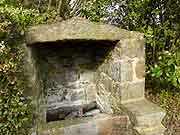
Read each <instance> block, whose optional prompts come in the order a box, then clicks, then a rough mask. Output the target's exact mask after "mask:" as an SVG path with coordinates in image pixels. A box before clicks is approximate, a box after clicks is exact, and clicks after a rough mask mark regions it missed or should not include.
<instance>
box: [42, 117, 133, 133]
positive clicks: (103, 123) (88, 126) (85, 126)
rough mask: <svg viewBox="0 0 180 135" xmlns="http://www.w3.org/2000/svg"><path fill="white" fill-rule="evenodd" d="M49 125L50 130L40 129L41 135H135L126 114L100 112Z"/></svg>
mask: <svg viewBox="0 0 180 135" xmlns="http://www.w3.org/2000/svg"><path fill="white" fill-rule="evenodd" d="M62 123H64V124H62ZM62 125H64V126H62ZM47 127H48V130H47V129H44V130H40V135H133V134H132V133H131V130H132V129H131V128H130V127H131V124H130V121H129V118H128V117H127V116H126V115H119V116H112V115H107V114H99V115H97V116H94V117H89V118H78V119H77V120H76V119H73V120H65V121H63V122H50V123H48V124H47ZM46 133H47V134H46Z"/></svg>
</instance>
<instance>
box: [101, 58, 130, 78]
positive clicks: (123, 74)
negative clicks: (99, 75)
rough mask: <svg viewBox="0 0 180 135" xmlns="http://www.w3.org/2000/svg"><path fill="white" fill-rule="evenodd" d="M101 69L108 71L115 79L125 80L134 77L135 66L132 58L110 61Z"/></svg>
mask: <svg viewBox="0 0 180 135" xmlns="http://www.w3.org/2000/svg"><path fill="white" fill-rule="evenodd" d="M100 71H102V72H104V73H106V74H107V75H108V76H109V77H110V78H111V79H113V80H114V81H119V82H125V81H131V80H132V79H133V66H132V60H131V59H122V60H115V61H113V60H112V61H109V63H108V64H104V65H103V67H102V69H100Z"/></svg>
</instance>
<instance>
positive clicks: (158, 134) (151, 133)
mask: <svg viewBox="0 0 180 135" xmlns="http://www.w3.org/2000/svg"><path fill="white" fill-rule="evenodd" d="M135 129H136V130H137V131H138V133H140V134H141V135H164V131H165V130H166V128H165V127H164V126H162V124H161V125H159V126H156V127H153V128H146V129H142V128H138V127H135Z"/></svg>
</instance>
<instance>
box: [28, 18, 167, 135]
mask: <svg viewBox="0 0 180 135" xmlns="http://www.w3.org/2000/svg"><path fill="white" fill-rule="evenodd" d="M26 37H27V45H28V46H31V49H32V50H31V52H32V56H33V57H34V60H33V61H35V63H36V64H34V69H35V70H34V71H35V74H34V78H35V79H34V80H33V82H34V83H33V84H35V87H34V93H35V94H34V96H35V99H36V102H37V110H38V112H36V113H38V115H36V116H37V121H36V123H35V125H37V126H36V127H37V130H36V131H37V132H38V134H40V135H56V134H57V135H61V134H62V135H76V134H77V135H81V134H87V135H109V134H112V135H120V134H122V135H125V134H128V135H135V134H136V133H137V132H138V133H141V134H149V133H150V134H151V133H152V134H159V133H163V131H164V127H163V126H162V124H161V120H162V118H163V117H164V115H165V112H164V111H163V110H162V109H161V108H159V107H158V106H156V105H154V104H152V103H150V102H149V101H147V100H146V99H145V97H144V85H145V77H144V72H145V56H144V55H145V48H144V38H143V34H141V33H138V32H130V31H126V30H122V29H119V28H117V27H114V26H112V25H107V24H101V23H93V22H89V21H88V20H85V19H82V18H72V19H70V20H66V21H63V22H61V23H57V24H52V25H42V26H35V27H31V28H30V29H29V31H28V32H27V33H26ZM139 107H141V109H139ZM52 121H55V122H52ZM85 128H87V129H88V130H84V129H85ZM106 129H107V130H106Z"/></svg>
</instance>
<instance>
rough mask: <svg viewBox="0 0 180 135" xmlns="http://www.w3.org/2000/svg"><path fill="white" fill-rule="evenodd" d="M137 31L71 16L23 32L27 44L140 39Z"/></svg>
mask: <svg viewBox="0 0 180 135" xmlns="http://www.w3.org/2000/svg"><path fill="white" fill-rule="evenodd" d="M143 37H144V35H143V34H142V33H139V32H134V31H127V30H124V29H120V28H118V27H116V26H113V25H110V24H104V23H99V22H98V23H97V22H90V21H89V20H87V19H84V18H80V17H73V18H71V19H68V20H65V21H62V22H58V23H55V24H41V25H37V26H31V27H29V28H28V30H27V32H26V33H25V39H26V43H27V45H32V44H36V43H44V42H57V41H66V40H105V41H107V40H108V41H118V40H121V39H124V38H136V39H139V38H140V39H141V38H143Z"/></svg>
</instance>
